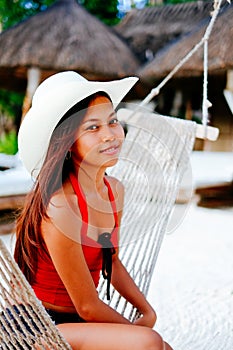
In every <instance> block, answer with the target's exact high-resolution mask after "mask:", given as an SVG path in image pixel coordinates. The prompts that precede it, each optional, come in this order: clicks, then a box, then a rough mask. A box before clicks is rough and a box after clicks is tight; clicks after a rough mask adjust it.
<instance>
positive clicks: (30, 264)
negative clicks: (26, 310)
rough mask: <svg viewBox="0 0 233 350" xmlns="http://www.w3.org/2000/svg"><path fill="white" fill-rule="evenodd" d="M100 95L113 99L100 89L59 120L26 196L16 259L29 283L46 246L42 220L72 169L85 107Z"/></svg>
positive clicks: (15, 254)
mask: <svg viewBox="0 0 233 350" xmlns="http://www.w3.org/2000/svg"><path fill="white" fill-rule="evenodd" d="M98 96H104V97H107V98H108V99H110V98H109V96H108V95H107V94H106V93H104V92H98V93H96V94H93V95H91V96H88V97H87V98H85V99H84V100H82V101H81V102H78V103H77V104H75V105H74V106H73V107H72V108H70V109H69V111H68V112H66V113H65V114H64V116H63V117H62V118H61V119H60V121H59V123H58V124H57V125H56V127H55V129H54V131H53V134H52V136H51V139H50V143H49V147H48V151H47V155H46V158H45V161H44V163H43V166H42V168H41V170H40V173H39V175H38V177H37V179H36V182H35V184H34V188H33V189H32V190H31V192H30V193H29V194H28V195H27V197H26V200H25V205H24V207H23V209H22V211H21V212H20V215H19V216H18V219H17V223H16V244H15V251H14V258H15V260H16V262H17V263H18V265H19V267H20V269H21V270H22V272H23V273H24V275H25V277H26V278H27V280H28V281H29V283H33V280H34V276H35V273H36V270H37V263H38V252H40V251H41V248H45V243H44V240H43V237H42V234H41V222H42V220H43V219H46V218H48V215H47V212H46V211H47V207H48V204H49V202H50V199H51V197H52V196H53V194H54V193H55V192H56V191H58V190H59V189H60V188H61V187H62V185H63V183H64V182H65V181H66V179H67V178H68V176H69V173H70V172H72V170H73V163H72V158H69V157H68V156H67V154H68V152H69V149H70V147H71V146H72V144H73V143H74V142H75V136H76V133H77V129H78V128H79V126H80V124H81V122H82V120H83V118H84V116H85V113H86V109H87V108H88V106H89V105H90V103H91V101H93V100H94V99H95V98H96V97H98ZM46 251H47V250H46Z"/></svg>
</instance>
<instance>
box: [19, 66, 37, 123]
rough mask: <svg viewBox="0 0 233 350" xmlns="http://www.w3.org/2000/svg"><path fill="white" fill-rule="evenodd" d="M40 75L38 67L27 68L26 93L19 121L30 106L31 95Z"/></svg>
mask: <svg viewBox="0 0 233 350" xmlns="http://www.w3.org/2000/svg"><path fill="white" fill-rule="evenodd" d="M40 76H41V74H40V69H39V68H36V67H31V68H29V69H28V72H27V89H26V94H25V97H24V101H23V107H22V118H21V121H22V120H23V118H24V116H25V114H26V113H27V111H28V110H29V108H30V107H31V103H32V96H33V94H34V92H35V91H36V88H37V87H38V85H39V83H40Z"/></svg>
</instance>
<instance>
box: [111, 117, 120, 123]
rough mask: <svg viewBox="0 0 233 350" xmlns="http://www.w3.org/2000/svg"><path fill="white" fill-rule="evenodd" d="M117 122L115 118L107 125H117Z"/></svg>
mask: <svg viewBox="0 0 233 350" xmlns="http://www.w3.org/2000/svg"><path fill="white" fill-rule="evenodd" d="M118 123H119V120H118V119H117V118H113V119H111V120H110V122H109V124H118Z"/></svg>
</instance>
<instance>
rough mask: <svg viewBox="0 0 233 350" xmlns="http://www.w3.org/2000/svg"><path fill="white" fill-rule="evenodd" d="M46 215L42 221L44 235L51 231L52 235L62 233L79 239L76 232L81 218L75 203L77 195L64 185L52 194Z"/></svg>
mask: <svg viewBox="0 0 233 350" xmlns="http://www.w3.org/2000/svg"><path fill="white" fill-rule="evenodd" d="M47 215H48V220H44V221H43V223H42V231H43V233H44V236H46V233H47V232H50V234H51V233H52V232H53V236H54V235H57V234H58V235H59V234H60V233H62V234H65V236H66V237H69V238H71V239H73V240H76V239H78V240H79V238H78V237H77V233H78V232H80V230H81V226H82V218H81V214H80V210H79V207H78V205H77V197H76V195H75V194H74V193H73V192H71V191H69V188H68V189H67V188H66V187H64V188H62V189H60V190H59V191H57V192H56V193H55V194H54V195H53V196H52V198H51V200H50V202H49V205H48V208H47ZM44 238H46V237H44Z"/></svg>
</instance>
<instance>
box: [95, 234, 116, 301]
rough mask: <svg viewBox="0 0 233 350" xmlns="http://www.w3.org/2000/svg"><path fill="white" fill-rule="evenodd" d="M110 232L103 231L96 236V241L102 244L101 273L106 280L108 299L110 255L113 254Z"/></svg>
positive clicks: (108, 297) (110, 271)
mask: <svg viewBox="0 0 233 350" xmlns="http://www.w3.org/2000/svg"><path fill="white" fill-rule="evenodd" d="M110 238H111V233H109V232H104V233H102V234H101V235H100V236H99V238H98V243H99V244H101V245H102V258H103V260H102V275H103V278H104V279H106V280H107V299H108V300H110V283H111V275H112V255H113V254H115V252H116V251H115V248H114V247H113V245H112V242H111V240H110Z"/></svg>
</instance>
